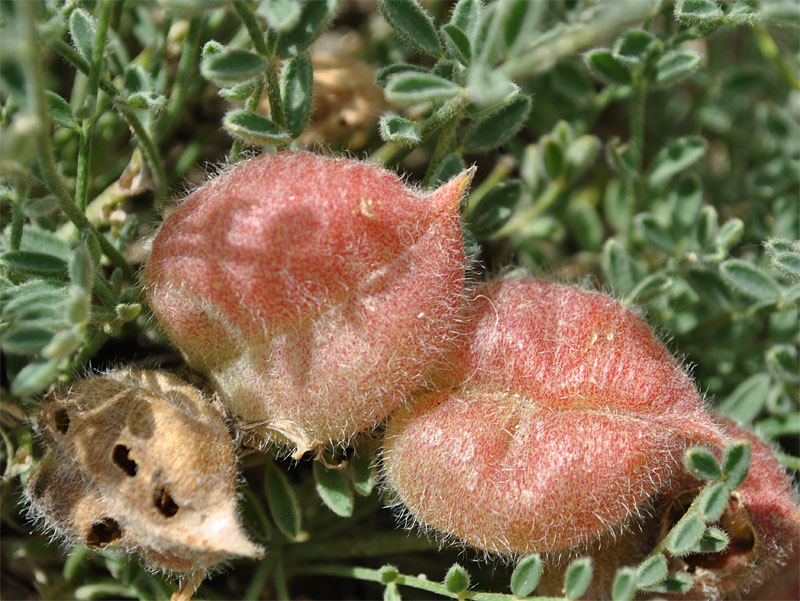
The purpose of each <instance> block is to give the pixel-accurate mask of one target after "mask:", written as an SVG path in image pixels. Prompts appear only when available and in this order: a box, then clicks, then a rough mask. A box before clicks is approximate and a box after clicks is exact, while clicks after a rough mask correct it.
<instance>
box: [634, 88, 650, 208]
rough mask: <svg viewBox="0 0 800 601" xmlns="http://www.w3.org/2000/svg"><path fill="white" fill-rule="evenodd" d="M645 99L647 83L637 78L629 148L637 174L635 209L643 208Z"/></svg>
mask: <svg viewBox="0 0 800 601" xmlns="http://www.w3.org/2000/svg"><path fill="white" fill-rule="evenodd" d="M646 99H647V82H646V81H645V80H644V78H643V77H642V78H639V77H637V78H636V80H635V81H634V82H633V98H632V107H631V147H632V151H633V160H634V165H635V166H636V171H637V172H638V175H637V176H636V178H635V181H634V182H633V192H634V198H635V199H636V206H637V207H641V206H643V203H644V174H643V173H642V169H643V166H644V115H645V102H646Z"/></svg>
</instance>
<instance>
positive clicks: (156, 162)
mask: <svg viewBox="0 0 800 601" xmlns="http://www.w3.org/2000/svg"><path fill="white" fill-rule="evenodd" d="M116 105H117V110H118V111H119V112H120V113H122V116H123V117H124V118H125V120H126V121H127V122H128V125H130V128H131V130H132V131H133V135H134V136H135V137H136V139H137V140H138V141H139V148H141V149H142V154H143V155H144V160H145V161H147V164H148V166H149V167H150V171H151V172H152V175H153V187H154V188H155V198H156V201H159V200H161V199H163V198H164V197H165V196H166V194H167V174H166V172H165V171H164V163H162V162H161V156H160V155H159V153H158V148H156V144H155V142H154V141H153V138H151V137H150V134H149V133H147V130H146V129H145V127H144V125H143V124H142V122H141V121H140V120H139V117H137V116H136V113H135V112H134V110H133V109H132V108H130V107H129V106H128V105H126V104H125V103H123V102H118V103H116Z"/></svg>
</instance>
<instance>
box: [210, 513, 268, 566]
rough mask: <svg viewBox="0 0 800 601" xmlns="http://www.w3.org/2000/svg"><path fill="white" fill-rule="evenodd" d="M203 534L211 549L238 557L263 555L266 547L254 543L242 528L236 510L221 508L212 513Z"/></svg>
mask: <svg viewBox="0 0 800 601" xmlns="http://www.w3.org/2000/svg"><path fill="white" fill-rule="evenodd" d="M203 534H204V536H205V538H206V544H207V545H208V547H209V550H213V551H214V552H218V553H221V554H225V555H236V556H237V557H261V556H262V555H263V554H264V549H263V548H262V547H260V546H259V545H256V544H255V543H253V542H252V541H251V540H250V539H249V538H248V537H247V534H246V533H245V531H244V528H242V526H241V523H240V522H239V518H238V516H237V514H236V511H235V510H232V511H227V510H221V511H219V512H218V513H215V514H212V515H210V516H209V517H208V518H207V520H206V522H205V524H204V526H203Z"/></svg>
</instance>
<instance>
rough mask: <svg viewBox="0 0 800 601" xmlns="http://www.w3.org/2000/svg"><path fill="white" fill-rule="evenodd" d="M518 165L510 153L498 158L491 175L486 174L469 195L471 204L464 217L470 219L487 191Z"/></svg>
mask: <svg viewBox="0 0 800 601" xmlns="http://www.w3.org/2000/svg"><path fill="white" fill-rule="evenodd" d="M516 167H517V159H516V158H514V157H513V156H511V155H510V154H506V155H503V156H501V157H500V158H499V159H497V162H496V163H495V164H494V167H493V168H492V170H491V171H490V172H489V175H487V176H486V179H485V180H483V181H482V182H481V185H480V186H478V187H477V188H475V190H474V191H473V192H472V193H471V194H470V195H469V205H468V206H467V211H466V214H465V215H464V217H465V218H466V219H469V217H470V215H472V214H473V213H475V209H476V208H478V205H479V204H480V202H481V200H483V197H484V196H486V193H487V192H489V190H491V189H492V188H494V187H495V186H496V185H497V184H499V183H500V182H502V181H504V180H505V179H506V178H507V177H508V176H509V175H511V173H512V172H513V171H514V169H515V168H516Z"/></svg>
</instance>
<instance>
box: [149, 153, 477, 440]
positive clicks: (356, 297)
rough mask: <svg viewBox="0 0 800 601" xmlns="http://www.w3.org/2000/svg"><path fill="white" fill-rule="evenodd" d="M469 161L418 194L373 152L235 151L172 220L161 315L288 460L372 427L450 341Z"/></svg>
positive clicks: (155, 260) (159, 248)
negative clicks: (286, 449) (284, 446)
mask: <svg viewBox="0 0 800 601" xmlns="http://www.w3.org/2000/svg"><path fill="white" fill-rule="evenodd" d="M472 173H473V172H472V171H471V170H470V171H465V172H463V173H462V174H460V175H459V176H457V177H456V178H454V179H453V180H451V181H450V182H448V183H446V184H444V185H443V186H442V187H440V188H439V189H438V190H435V191H433V192H431V193H429V194H425V193H422V192H420V191H419V190H416V189H414V188H412V187H409V186H406V185H404V184H403V182H402V181H401V180H400V179H399V178H398V177H397V176H396V175H395V174H393V173H391V172H389V171H387V170H385V169H383V168H381V167H379V166H376V165H372V164H369V163H365V162H360V161H356V160H351V159H334V158H326V157H322V156H317V155H314V154H311V153H305V152H304V153H292V152H284V153H278V154H274V155H269V156H262V157H259V158H254V159H251V160H248V161H245V162H243V163H240V164H238V165H236V166H234V167H232V168H231V169H229V170H228V171H226V172H224V173H223V174H221V175H219V176H218V177H215V178H214V179H212V180H211V181H210V182H208V183H207V184H206V185H205V186H203V187H202V188H200V189H199V190H197V191H195V192H194V193H192V194H191V195H190V196H189V197H188V198H187V199H186V200H185V201H184V202H183V203H182V204H180V205H179V206H178V207H177V208H176V209H175V210H174V211H173V212H172V213H171V214H170V215H169V216H168V217H167V219H166V220H165V222H164V224H163V226H162V228H161V230H160V232H159V233H158V235H157V237H156V238H155V241H154V243H153V251H152V254H151V256H150V259H149V261H148V263H147V266H146V268H145V271H144V279H145V282H146V284H147V298H148V301H149V303H150V306H151V308H152V310H153V313H154V314H155V316H156V317H157V318H158V321H159V323H160V324H161V326H162V327H163V328H164V331H165V332H166V333H167V335H168V336H169V338H170V339H171V340H172V342H174V343H175V345H176V346H177V347H178V348H179V349H180V350H181V352H182V353H183V355H184V356H185V358H186V361H187V362H188V364H189V365H190V366H191V367H192V368H193V369H195V370H196V371H198V372H200V373H201V374H203V375H204V376H205V377H206V378H207V379H208V380H209V381H210V383H211V384H212V386H213V387H214V388H215V390H216V391H217V393H218V394H219V396H220V398H221V400H222V402H223V403H224V404H225V406H226V407H227V410H228V411H229V412H230V413H231V414H233V415H234V416H235V417H236V418H238V419H239V420H240V423H241V424H243V427H244V428H245V429H247V430H248V431H250V432H252V433H253V434H254V435H255V436H256V439H257V440H260V441H274V442H278V443H289V444H291V445H294V446H296V447H297V451H296V453H295V456H299V455H301V454H302V453H303V452H304V451H306V450H308V449H310V448H318V447H319V446H320V444H336V443H339V442H342V441H346V440H347V439H349V438H350V437H352V436H353V435H354V434H355V433H357V432H359V431H361V430H363V429H366V428H370V427H373V426H375V425H376V424H377V423H378V422H380V421H381V420H382V419H384V418H385V417H386V416H387V415H388V414H389V413H390V412H391V411H392V410H393V409H395V408H396V407H397V406H398V405H399V404H400V403H401V402H402V401H403V400H404V399H405V398H406V397H407V396H408V395H409V393H410V392H411V391H412V390H413V389H414V388H415V387H416V386H417V385H418V384H420V383H421V382H422V380H423V378H424V376H425V374H426V372H427V371H428V370H429V369H430V367H431V366H432V364H433V363H434V362H435V361H436V360H437V358H438V357H440V355H441V353H442V352H443V350H444V349H445V348H446V347H447V346H448V345H449V344H450V343H451V342H452V340H453V339H454V337H455V333H454V327H455V326H454V323H455V320H456V317H457V316H458V314H459V310H460V307H461V305H462V302H463V297H464V269H465V257H464V249H463V243H462V238H461V224H460V218H459V205H460V201H461V198H462V196H463V195H464V193H465V190H466V188H467V186H468V185H469V182H470V180H471V178H472Z"/></svg>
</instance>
